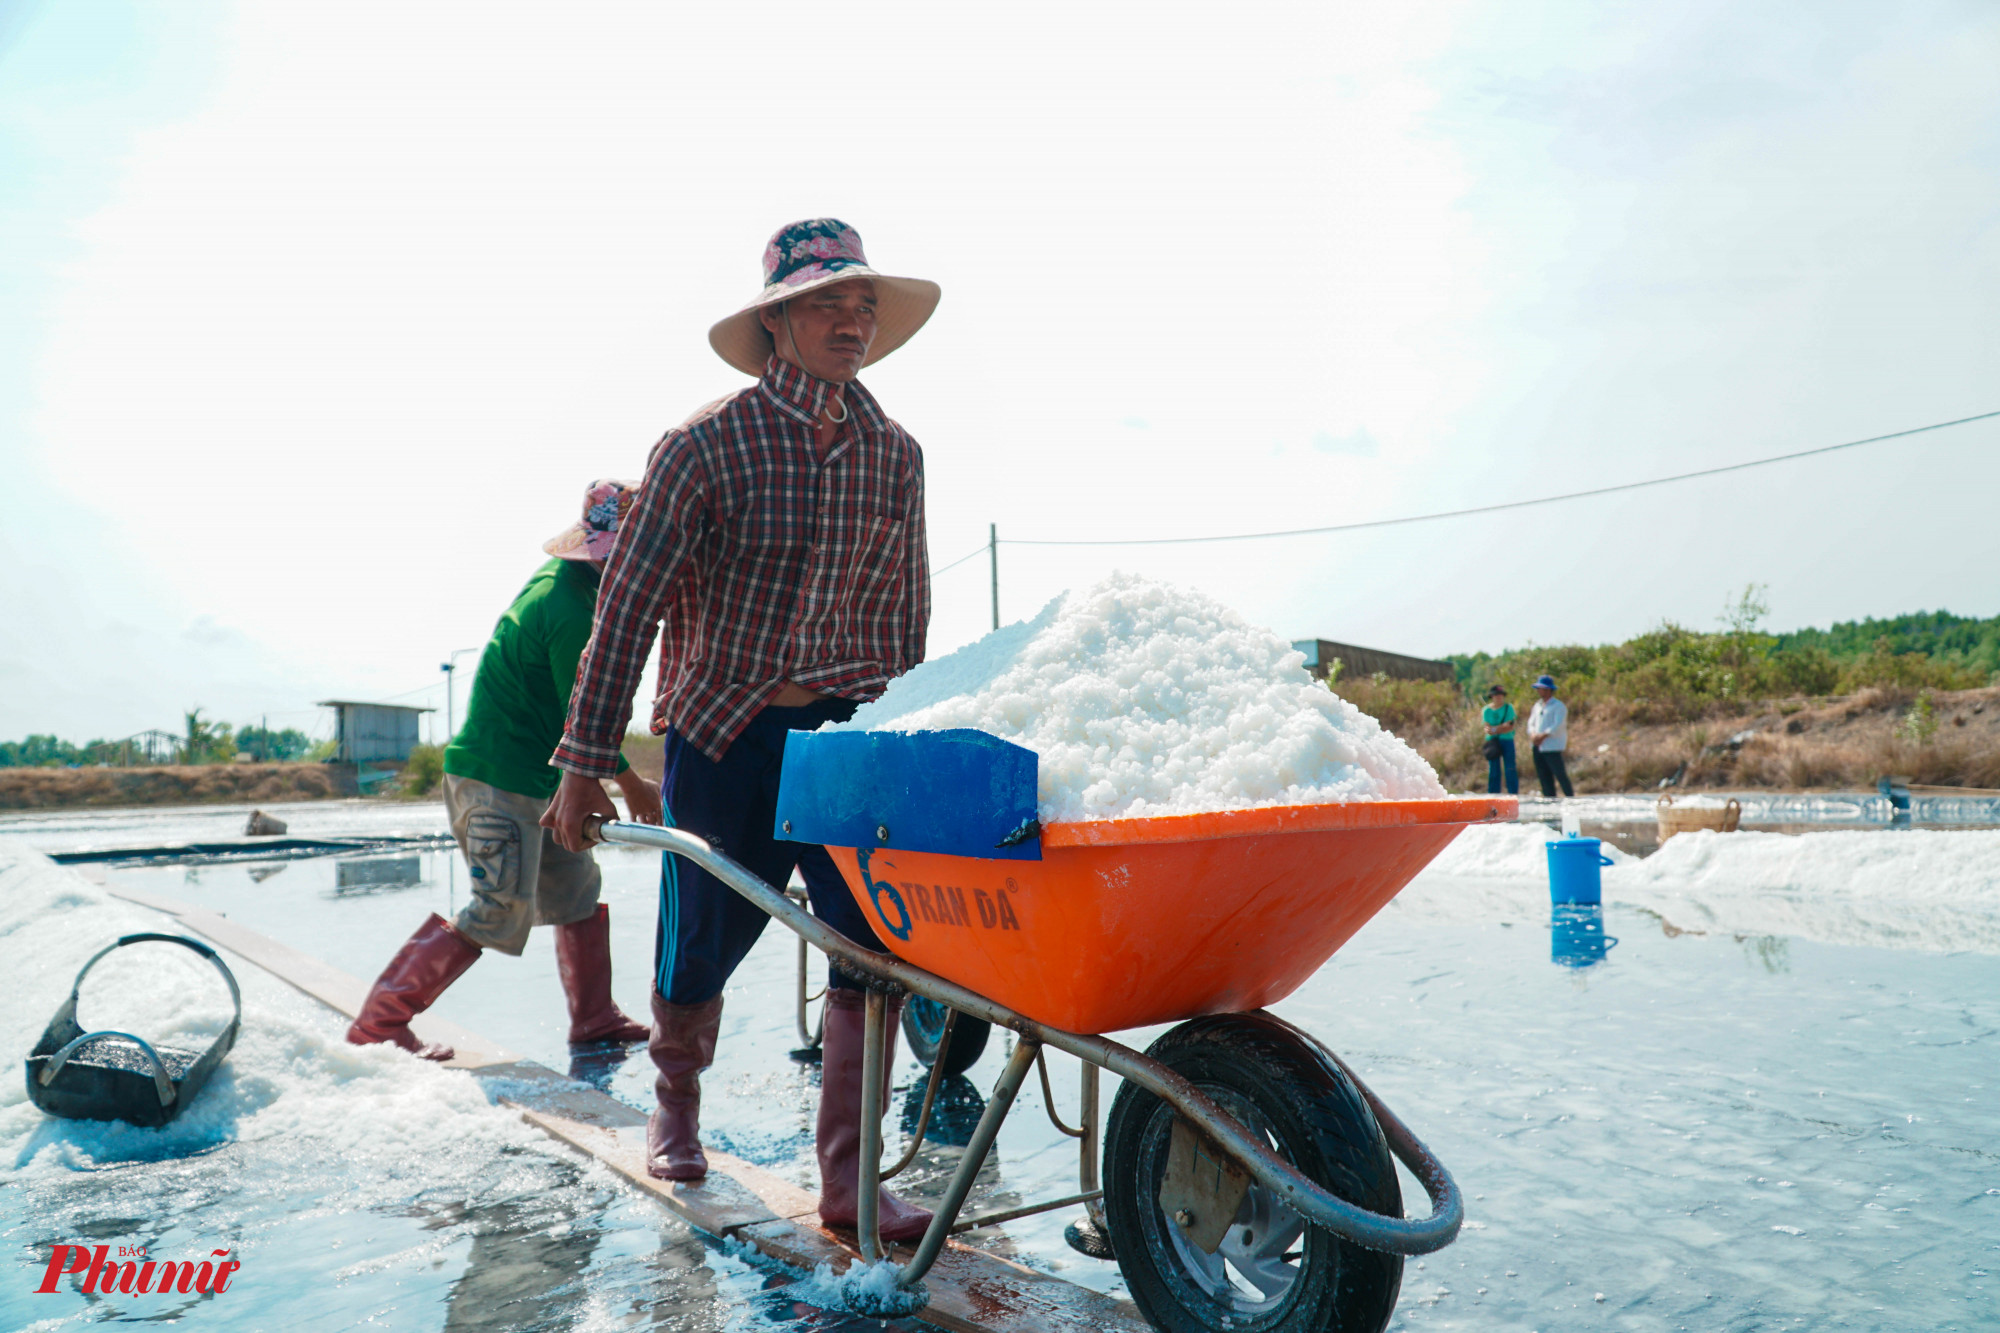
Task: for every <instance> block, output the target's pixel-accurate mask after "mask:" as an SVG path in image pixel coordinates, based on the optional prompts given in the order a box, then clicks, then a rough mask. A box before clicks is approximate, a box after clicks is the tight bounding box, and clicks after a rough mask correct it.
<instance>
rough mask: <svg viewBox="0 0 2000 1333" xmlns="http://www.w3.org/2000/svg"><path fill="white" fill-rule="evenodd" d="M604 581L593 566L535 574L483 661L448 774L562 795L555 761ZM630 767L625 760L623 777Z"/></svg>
mask: <svg viewBox="0 0 2000 1333" xmlns="http://www.w3.org/2000/svg"><path fill="white" fill-rule="evenodd" d="M597 580H598V575H597V570H596V569H595V568H594V567H593V566H592V565H591V564H590V563H589V562H588V561H585V560H551V561H549V562H548V563H547V564H545V565H543V566H542V567H541V568H540V569H538V570H536V571H535V575H534V577H533V578H531V579H529V580H528V584H527V586H526V587H524V588H522V589H521V592H520V595H519V596H517V597H515V598H514V604H513V605H512V606H510V607H508V608H507V611H506V613H505V614H504V615H502V616H501V617H500V620H499V622H498V623H497V624H495V625H494V626H493V637H492V638H491V639H489V640H487V643H486V651H484V652H482V653H481V654H480V655H479V671H478V673H477V674H476V675H475V676H473V678H472V702H471V704H470V706H469V707H467V708H466V710H465V725H464V726H462V727H460V728H459V729H458V735H456V736H454V737H452V740H451V744H450V745H447V746H446V747H445V751H444V771H445V772H447V773H456V774H457V775H458V776H460V777H464V778H475V779H477V780H478V781H480V782H485V783H490V784H491V785H493V786H495V787H498V788H499V789H500V790H502V791H511V792H518V793H519V794H521V795H523V796H532V797H535V798H536V799H538V800H547V799H548V798H549V797H551V796H553V795H555V791H556V787H557V785H558V784H559V783H561V781H562V773H561V772H559V771H558V770H556V769H553V768H550V767H549V756H550V755H551V754H553V753H555V748H556V744H557V742H559V741H560V740H562V732H563V719H564V718H565V717H567V716H568V714H569V692H570V689H571V687H573V686H574V685H575V684H576V664H577V659H579V658H581V657H582V656H583V649H584V645H585V644H587V643H589V642H590V625H591V619H592V617H593V616H594V614H595V613H596V609H597ZM628 767H630V765H628V764H627V763H626V761H625V757H624V756H623V755H620V756H619V757H618V771H619V772H621V773H622V772H624V771H625V769H626V768H628Z"/></svg>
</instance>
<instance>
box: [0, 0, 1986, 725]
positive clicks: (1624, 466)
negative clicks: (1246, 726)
mask: <svg viewBox="0 0 2000 1333" xmlns="http://www.w3.org/2000/svg"><path fill="white" fill-rule="evenodd" d="M828 214H830V215H834V216H838V217H840V218H843V219H845V220H847V221H848V222H850V223H852V224H853V225H854V226H855V227H857V228H858V229H859V230H860V232H861V234H862V236H863V238H864V239H865V241H866V243H867V246H868V251H869V254H870V256H871V258H872V259H873V260H874V262H875V263H876V264H877V265H878V266H880V267H882V268H883V269H885V270H887V271H889V272H893V273H907V274H912V275H917V276H923V277H929V278H934V279H935V280H937V281H938V282H940V283H941V284H942V285H943V288H944V301H943V304H942V306H941V307H940V309H939V311H938V314H937V316H936V318H935V319H933V321H932V322H931V324H930V325H929V326H928V327H927V328H925V329H924V331H923V332H922V333H921V334H920V335H918V337H917V338H916V340H915V341H913V342H912V343H911V344H910V345H909V346H908V347H906V348H905V349H903V350H902V351H899V352H898V353H897V354H896V355H895V356H894V357H893V358H891V359H889V360H888V361H886V362H884V363H883V364H882V365H881V366H879V367H877V368H874V369H872V370H871V371H870V372H869V373H868V374H867V376H866V377H865V378H866V381H867V383H868V384H869V386H870V387H871V388H872V389H873V390H874V391H875V392H876V394H877V395H878V396H879V397H880V398H881V399H882V401H883V403H884V405H885V406H886V407H887V408H888V410H889V411H890V412H891V414H892V415H895V416H896V417H898V418H899V419H900V420H901V421H902V422H903V423H904V424H905V425H906V426H908V427H909V428H910V430H911V431H912V432H913V433H914V434H915V435H916V437H917V438H918V439H919V440H920V441H921V442H922V443H923V444H924V446H925V452H926V458H927V462H928V477H929V506H930V509H929V513H930V535H931V544H932V556H933V562H934V564H935V565H937V566H942V565H944V564H946V563H947V562H950V561H952V560H955V559H957V558H958V557H960V556H962V555H965V554H967V553H968V552H971V551H973V550H974V549H976V548H978V547H979V546H981V544H982V543H984V541H985V540H986V533H987V525H988V524H989V523H997V524H998V525H999V530H1000V534H1001V536H1002V538H1003V539H1004V538H1088V537H1151V536H1172V535H1195V534H1204V533H1223V532H1238V531H1255V530H1260V529H1275V528H1293V527H1304V526H1312V525H1319V524H1331V523H1342V522H1350V521H1360V520H1366V519H1372V518H1386V517H1393V516H1396V515H1400V514H1407V513H1421V512H1427V511H1431V510H1436V509H1448V508H1457V507H1463V506H1467V505H1475V504H1480V503H1489V502H1495V501H1501V500H1511V499H1519V498H1528V497H1532V496H1536V495H1543V494H1551V493H1557V492H1562V491H1568V490H1575V489H1582V488H1586V487H1589V486H1595V485H1605V484H1611V483H1615V482H1619V481H1627V480H1637V479H1641V478H1645V477H1649V476H1655V475H1660V474H1664V473H1670V472H1679V471H1685V470H1689V469H1693V468H1699V467H1706V466H1715V465H1720V464H1725V463H1730V462H1735V461H1739V460H1741V459H1746V458H1752V457H1758V456H1761V455H1766V454H1774V453H1783V452H1788V451H1790V450H1794V449H1802V448H1809V447H1812V446H1815V445H1821V444H1830V443H1835V442H1838V441H1841V440H1846V439H1853V438H1856V437H1860V436H1866V435H1873V434H1878V433H1881V432H1885V431H1893V430H1899V429H1903V428H1906V427H1910V426H1917V425H1923V424H1926V423H1928V422H1933V421H1941V420H1946V419H1949V418H1954V417H1961V416H1967V415H1971V414H1973V413H1978V412H1987V411H1993V410H1995V409H2000V375H1996V374H1995V368H1996V366H2000V290H1996V288H2000V276H1996V275H2000V10H1996V9H1995V8H1994V7H1993V6H1992V5H1991V4H1990V3H1985V0H1967V2H1965V3H1948V2H1941V3H1924V2H1922V0H1913V2H1912V3H1908V4H1900V5H1891V6H1884V5H1878V4H1861V3H1852V4H1843V3H1828V2H1827V0H1804V2H1799V3H1775V4H1765V5H1757V6H1743V5H1732V4H1723V3H1713V2H1708V0H1686V2H1685V3H1681V4H1676V5H1671V6H1669V5H1645V6H1632V5H1624V4H1610V3H1605V4H1596V5H1589V4H1581V3H1547V4H1533V3H1526V2H1524V0H1506V2H1505V3H1501V2H1500V0H1493V2H1492V3H1470V2H1468V3H1459V4H1441V3H1440V4H1416V5H1407V4H1387V3H1383V4H1374V5H1354V4H1328V3H1325V2H1324V0H1321V2H1320V3H1302V4H1297V5H1273V4H1262V3H1255V2H1254V0H1242V2H1239V3H1232V4H1228V5H1212V6H1202V7H1194V6H1161V5H1143V6H1142V5H1138V4H1112V3H1105V4H1099V5H1090V6H1084V5H1076V4H1073V3H1071V4H1049V5H1040V4H1023V3H1016V4H1011V5H1007V6H1004V7H992V6H987V7H967V6H952V5H937V4H909V5H886V4H862V3H857V4H852V5H846V6H842V7H840V8H839V9H838V10H837V11H829V10H828V9H827V8H826V7H825V6H823V5H813V6H804V5H792V4H783V3H766V4H760V5H755V6H749V5H702V6H688V5H675V6H664V5H655V4H637V3H635V4H629V5H612V4H595V5H592V4H576V5H563V6H552V5H535V6H528V5H524V4H507V3H487V4H482V5H480V6H478V7H477V9H476V10H473V9H468V8H466V7H464V6H459V5H412V4H409V3H406V2H400V0H399V2H398V3H364V2H360V0H342V2H341V3H338V4H335V3H254V4H253V3H243V4H235V5H232V4H226V3H198V2H196V0H180V2H179V3H176V4H174V5H171V6H168V5H156V4H145V3H127V0H69V2H68V3H63V4H54V3H38V2H37V0H25V2H24V0H0V311H4V314H5V317H4V319H0V553H4V555H5V557H6V559H7V563H8V565H9V567H10V568H11V570H12V574H11V575H10V576H9V577H8V578H7V579H5V580H0V623H4V624H5V626H6V632H5V634H4V636H0V738H8V737H15V736H19V735H21V734H24V733H26V732H29V731H54V732H57V733H60V734H64V735H67V736H70V737H72V738H75V739H83V738H84V737H85V736H97V735H103V736H118V735H123V734H125V733H128V732H130V731H134V730H137V729H139V728H142V727H148V726H163V727H169V728H171V727H174V726H176V725H177V723H178V717H179V713H180V710H182V709H183V708H185V707H189V706H193V705H196V704H200V705H203V706H205V707H206V708H207V709H208V710H209V712H210V713H211V714H212V715H219V716H222V717H225V718H229V719H232V720H236V721H246V720H251V719H253V718H254V717H256V716H257V715H259V714H269V716H270V718H271V721H272V723H273V725H277V724H280V723H285V724H291V725H302V726H303V725H310V724H311V723H312V721H313V720H314V718H315V713H314V710H313V709H312V708H311V704H312V702H313V701H314V700H316V699H319V698H324V697H327V696H328V695H340V696H344V697H363V698H382V697H388V696H395V695H405V694H408V695H409V699H410V701H411V702H418V703H432V704H437V705H441V704H442V703H443V698H442V690H441V689H440V688H439V687H438V685H437V682H438V681H439V680H440V679H441V677H440V675H439V672H438V663H439V662H440V661H442V660H443V659H444V657H445V655H446V654H447V653H448V652H450V651H451V650H453V649H457V648H469V647H476V646H477V645H479V644H480V643H481V642H483V640H484V638H485V636H486V634H487V632H488V630H489V629H490V627H491V625H492V622H493V619H494V617H495V616H496V615H497V614H498V613H499V612H500V611H501V610H502V609H503V608H504V607H505V605H506V604H507V602H508V601H509V600H510V598H511V596H512V594H513V593H514V592H515V590H516V589H517V588H518V587H519V586H520V584H521V583H522V581H523V580H524V579H525V578H526V577H527V575H528V574H529V573H530V572H531V571H532V569H533V568H534V567H535V566H536V564H538V563H539V561H540V559H541V556H540V553H539V549H538V547H539V544H540V542H541V541H542V540H543V539H544V538H546V537H547V536H549V535H551V534H553V533H554V532H555V531H557V530H558V529H560V528H562V527H563V526H564V525H566V524H567V523H568V522H569V521H571V519H572V518H573V517H574V516H575V512H576V508H577V505H578V502H579V500H580V498H581V493H582V489H583V486H584V485H585V483H587V482H588V481H589V480H590V479H591V478H593V477H598V476H605V475H637V474H638V473H639V471H640V470H641V468H642V467H643V463H644V458H645V453H646V450H647V448H648V446H649V445H651V443H652V442H653V441H654V440H655V439H656V438H657V437H658V436H659V434H660V433H661V431H662V430H663V429H664V428H665V427H667V426H669V425H672V424H673V423H675V422H677V421H679V420H680V419H681V418H683V417H684V416H685V415H686V414H687V413H688V412H689V411H690V410H692V409H693V408H694V407H696V406H698V405H700V404H701V403H704V402H706V401H708V400H710V399H712V398H715V397H718V396H720V395H721V394H723V393H726V392H729V391H731V390H733V389H735V388H736V387H738V386H740V385H741V384H743V383H745V382H746V381H745V380H744V379H743V378H742V377H741V376H740V375H738V374H737V373H736V372H735V371H733V370H730V369H729V368H728V367H727V366H725V365H724V364H723V363H722V362H721V361H720V360H718V359H717V358H716V357H715V356H714V354H713V353H712V352H710V351H709V349H708V345H707V341H706V331H707V328H708V326H709V324H710V323H712V322H713V321H714V320H716V319H718V318H720V317H721V316H722V315H724V314H727V313H728V312H729V311H731V310H733V309H734V308H736V307H737V306H739V305H741V304H742V303H743V302H744V301H745V300H747V299H748V298H749V297H750V296H751V295H752V294H753V292H754V291H755V289H756V286H757V281H758V259H759V256H760V254H761V251H762V247H763V244H764V241H765V238H766V237H767V236H768V235H769V234H770V233H771V231H773V230H774V229H775V228H776V227H777V226H778V225H779V224H781V223H783V222H786V221H788V220H790V219H793V218H798V217H805V216H816V215H828ZM1996 495H2000V421H1993V422H1985V423H1981V424H1978V425H1973V426H1965V427H1959V428H1957V429H1955V430H1951V431H1944V432H1938V433H1935V434H1932V435H1927V436H1921V437H1918V438H1916V439H1914V440H1909V441H1901V442H1896V443H1892V444H1886V445H1878V446H1872V447H1870V448H1866V449H1859V450H1854V451H1850V452H1847V453H1843V454H1838V455H1834V456H1832V457H1830V458H1825V459H1818V460H1811V461H1808V462H1804V463H1794V464H1784V465H1780V466H1776V467H1772V468H1769V469H1764V470H1760V471H1755V472H1750V473H1744V474H1738V475H1734V476H1730V477H1724V478H1718V479H1714V480H1710V481H1700V482H1694V483H1688V484H1684V485H1680V486H1675V487H1667V488H1659V489H1654V490H1649V491H1642V492H1638V493H1636V494H1632V495H1628V496H1617V497H1608V498H1604V499H1598V500H1589V501H1581V502H1572V503H1568V504H1563V505H1558V506H1551V507H1548V508H1543V509H1534V510H1528V511H1525V512H1521V513H1515V514H1510V515H1506V516H1497V517H1491V518H1477V519H1468V520H1454V521H1449V522H1444V523H1437V524H1428V525H1418V526H1413V527H1408V528H1400V529H1393V530H1390V531H1387V532H1379V533H1359V534H1345V535H1337V536H1321V537H1305V538H1288V539H1284V540H1277V541H1266V542H1254V543H1242V544H1229V545H1208V546H1193V547H1178V548H1176V547H1129V548H1084V549H1062V548H1053V547H1033V546H1007V545H1003V546H1002V547H1001V560H1000V582H1001V611H1002V614H1003V616H1005V617H1006V618H1007V619H1009V620H1011V619H1015V618H1018V617H1021V616H1024V615H1028V614H1031V613H1032V612H1033V611H1034V610H1035V609H1036V608H1037V607H1038V606H1040V604H1041V603H1042V602H1044V601H1045V600H1047V599H1048V598H1049V597H1051V596H1053V595H1054V594H1056V593H1057V592H1059V591H1061V590H1062V589H1064V588H1066V587H1074V586H1082V585H1086V584H1088V583H1090V582H1092V581H1094V580H1096V579H1097V578H1099V577H1100V576H1101V575H1102V574H1104V573H1105V572H1107V571H1108V570H1110V569H1112V568H1125V569H1133V570H1139V571H1143V572H1148V573H1153V574H1157V575H1160V576H1163V577H1166V578H1169V579H1174V580H1177V581H1184V582H1189V583H1193V584H1198V585H1200V586H1202V587H1204V588H1206V589H1207V590H1209V591H1210V592H1212V593H1214V594H1216V595H1218V596H1219V597H1221V598H1222V599H1223V600H1225V601H1227V602H1229V603H1230V604H1232V605H1234V606H1236V607H1237V608H1238V609H1240V610H1241V611H1242V612H1243V613H1244V614H1246V615H1247V616H1249V617H1251V618H1252V619H1253V620H1255V621H1257V622H1259V623H1263V624H1268V625H1270V626H1272V627H1273V628H1275V629H1277V630H1279V631H1280V632H1281V633H1284V634H1285V635H1287V636H1288V637H1294V638H1303V637H1308V636H1321V637H1327V638H1333V639H1341V640H1346V641H1350V642H1356V643H1362V644H1366V645H1370V646H1375V647H1381V648H1387V649H1392V650H1397V651H1403V652H1412V653H1419V654H1427V655H1431V654H1442V653H1446V652H1452V651H1471V650H1475V649H1481V648H1484V649H1489V650H1497V649H1500V648H1505V647H1511V646H1516V645H1519V644H1523V643H1527V642H1540V643H1554V642H1563V641H1574V640H1585V641H1605V640H1612V639H1617V638H1622V637H1625V636H1627V635H1630V634H1632V633H1635V632H1637V631H1640V630H1642V629H1645V628H1647V627H1648V626H1650V625H1652V624H1654V623H1656V622H1657V621H1659V620H1660V619H1661V618H1663V617H1671V618H1674V619H1679V620H1682V621H1684V622H1689V623H1694V624H1698V625H1712V624H1713V623H1714V620H1715V616H1716V614H1717V612H1718V611H1719V610H1720V608H1721V606H1722V604H1723V602H1724V601H1725V600H1726V599H1727V598H1728V597H1729V595H1730V594H1732V593H1733V592H1735V591H1737V590H1739V589H1740V588H1741V587H1742V586H1743V585H1744V584H1745V583H1747V582H1751V581H1756V582H1760V583H1765V584H1768V585H1769V587H1770V600H1771V603H1772V605H1773V608H1774V615H1773V620H1774V622H1775V623H1776V624H1777V625H1778V626H1779V627H1785V626H1791V625H1801V624H1824V623H1828V622H1830V621H1833V620H1838V619H1850V618H1855V617H1860V616H1864V615H1871V614H1872V615H1888V614H1894V613H1897V612H1901V611H1908V610H1916V609H1930V608H1934V607H1944V608H1947V609H1950V610H1953V611H1956V612H1959V613H1960V614H1976V615H1992V614H1995V613H1996V612H2000V579H1996V578H1995V576H1994V570H1995V568H1996V563H1997V562H2000V524H1996V523H1995V522H1994V519H1993V503H1994V497H1995V496H1996ZM987 588H988V579H987V568H986V565H985V560H984V557H983V556H982V557H981V558H980V559H977V560H973V561H969V562H967V563H965V564H963V565H960V566H958V567H957V568H955V569H953V570H951V571H949V572H947V573H943V574H942V575H941V576H940V577H939V579H938V582H937V586H936V589H935V594H936V603H937V612H936V616H935V618H934V620H933V622H932V626H931V641H930V648H931V652H932V653H933V654H936V653H941V652H944V651H947V650H949V649H951V648H953V647H956V646H958V645H959V644H962V643H964V642H966V641H968V640H970V639H971V638H973V637H976V636H977V635H978V634H980V633H982V632H984V630H985V629H986V627H987V623H988V616H989V608H988V600H987V598H988V592H987ZM472 660H473V659H472V658H470V657H467V658H464V659H462V661H463V663H464V664H465V665H467V666H469V665H470V664H471V662H472ZM469 675H470V673H469V672H462V673H461V682H463V681H465V680H467V679H469ZM462 688H463V684H461V689H462ZM412 691H423V692H419V693H410V692H412ZM461 706H462V695H461Z"/></svg>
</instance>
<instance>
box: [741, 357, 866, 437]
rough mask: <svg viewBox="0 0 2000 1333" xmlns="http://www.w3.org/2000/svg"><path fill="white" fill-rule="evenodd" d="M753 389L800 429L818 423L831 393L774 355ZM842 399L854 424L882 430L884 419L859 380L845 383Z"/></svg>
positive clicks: (825, 384)
mask: <svg viewBox="0 0 2000 1333" xmlns="http://www.w3.org/2000/svg"><path fill="white" fill-rule="evenodd" d="M757 387H758V389H760V390H761V391H762V392H763V394H764V396H765V397H766V398H768V399H770V400H771V405H772V406H773V407H775V408H777V409H778V410H779V411H780V412H783V413H784V414H785V415H786V416H788V417H790V418H792V419H793V420H794V421H796V422H798V423H799V424H800V425H802V426H813V425H816V424H817V423H818V421H819V414H820V409H821V408H823V407H825V406H826V396H827V394H828V393H830V392H832V390H833V385H832V384H831V383H829V382H828V381H826V380H823V379H818V378H815V377H814V376H812V375H808V374H806V372H805V371H803V370H800V369H799V368H798V367H797V366H795V365H793V364H792V363H791V362H789V361H785V360H781V359H780V358H778V357H777V356H773V357H772V358H771V359H770V360H768V361H766V362H765V363H764V376H763V378H762V379H760V380H758V381H757ZM842 397H843V399H844V401H845V403H846V406H847V410H848V411H849V412H851V413H853V414H854V415H855V416H856V417H857V418H858V420H857V421H856V423H855V424H856V425H858V426H860V427H862V428H863V429H864V430H868V431H873V432H879V431H880V430H881V429H882V428H883V426H884V424H885V422H886V418H884V417H883V415H882V408H881V406H880V405H879V404H877V403H876V401H875V395H874V394H872V393H869V392H868V390H867V389H865V388H863V387H862V386H861V381H860V380H849V381H848V382H847V385H846V390H845V392H844V393H843V395H842Z"/></svg>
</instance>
